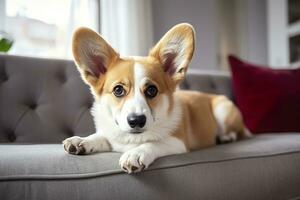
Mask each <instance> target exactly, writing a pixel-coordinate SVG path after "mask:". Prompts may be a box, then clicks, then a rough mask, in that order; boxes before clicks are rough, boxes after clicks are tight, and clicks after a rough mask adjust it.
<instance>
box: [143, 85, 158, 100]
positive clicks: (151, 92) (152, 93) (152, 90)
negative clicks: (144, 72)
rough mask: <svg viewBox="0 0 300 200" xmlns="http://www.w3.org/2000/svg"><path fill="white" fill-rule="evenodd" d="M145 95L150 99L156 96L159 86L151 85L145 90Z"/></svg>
mask: <svg viewBox="0 0 300 200" xmlns="http://www.w3.org/2000/svg"><path fill="white" fill-rule="evenodd" d="M144 94H145V96H146V97H147V98H149V99H152V98H154V97H155V96H156V95H157V87H156V86H154V85H150V86H148V87H147V89H146V90H145V92H144Z"/></svg>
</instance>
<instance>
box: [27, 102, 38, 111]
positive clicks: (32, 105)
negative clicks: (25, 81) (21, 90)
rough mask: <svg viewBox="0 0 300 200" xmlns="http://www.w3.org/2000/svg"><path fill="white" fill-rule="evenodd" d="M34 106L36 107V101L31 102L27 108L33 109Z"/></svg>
mask: <svg viewBox="0 0 300 200" xmlns="http://www.w3.org/2000/svg"><path fill="white" fill-rule="evenodd" d="M36 107H37V104H36V103H32V104H30V105H29V108H30V109H31V110H35V109H36Z"/></svg>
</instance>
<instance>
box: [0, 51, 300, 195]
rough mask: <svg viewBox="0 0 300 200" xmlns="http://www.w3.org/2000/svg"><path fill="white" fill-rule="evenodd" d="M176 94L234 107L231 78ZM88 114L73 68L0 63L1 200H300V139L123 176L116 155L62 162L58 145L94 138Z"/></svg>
mask: <svg viewBox="0 0 300 200" xmlns="http://www.w3.org/2000/svg"><path fill="white" fill-rule="evenodd" d="M182 87H183V88H186V89H194V90H201V91H205V92H212V93H222V94H226V95H227V96H229V97H231V98H232V92H231V87H230V76H229V75H228V74H221V73H219V74H218V73H206V72H193V71H192V70H191V72H190V73H189V74H188V76H187V80H186V81H185V82H184V83H183V84H182ZM91 105H92V96H91V95H90V93H89V89H88V87H87V86H86V85H85V84H84V83H83V82H82V81H81V79H80V77H79V74H78V72H77V71H76V68H75V67H74V64H73V62H72V61H66V60H54V59H37V58H29V57H19V56H7V55H0V142H1V144H0V199H1V200H6V199H43V200H48V199H55V200H58V199H72V200H77V199H85V200H89V199H151V200H152V199H185V200H186V199H208V200H209V199H213V200H218V199H222V200H224V199H238V200H241V199H243V200H246V199H255V200H259V199H264V200H266V199H297V198H300V133H282V134H272V133H270V134H262V135H258V136H255V137H254V138H252V139H249V140H244V141H239V142H236V143H232V144H225V145H218V146H216V147H212V148H208V149H203V150H200V151H195V152H191V153H187V154H182V155H175V156H168V157H164V158H160V159H158V160H156V161H155V162H154V164H153V165H152V166H151V167H150V168H149V169H148V170H146V171H145V172H142V173H140V174H135V175H128V174H125V173H124V172H122V170H121V169H120V167H119V165H118V159H119V157H120V154H119V153H111V152H109V153H97V154H93V155H86V156H75V155H69V154H67V153H66V152H64V150H63V147H62V145H61V141H62V140H63V139H65V138H67V137H70V136H73V135H80V136H85V135H88V134H91V133H93V132H94V125H93V121H92V117H91V115H90V113H89V109H90V108H91ZM299 123H300V121H299Z"/></svg>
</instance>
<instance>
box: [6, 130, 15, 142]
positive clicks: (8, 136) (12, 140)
mask: <svg viewBox="0 0 300 200" xmlns="http://www.w3.org/2000/svg"><path fill="white" fill-rule="evenodd" d="M7 138H8V140H9V141H10V142H14V141H16V139H17V138H16V135H15V134H14V133H13V132H10V133H8V134H7Z"/></svg>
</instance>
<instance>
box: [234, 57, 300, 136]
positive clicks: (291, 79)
mask: <svg viewBox="0 0 300 200" xmlns="http://www.w3.org/2000/svg"><path fill="white" fill-rule="evenodd" d="M229 63H230V65H231V71H232V83H233V92H234V95H235V98H236V102H237V105H238V107H239V108H240V110H241V112H242V115H243V117H244V121H245V124H246V126H247V127H248V128H249V129H250V131H251V132H252V133H264V132H300V69H299V68H298V69H271V68H269V67H267V66H264V67H263V66H258V65H254V64H250V63H246V62H243V61H241V60H239V59H238V58H236V57H234V56H229Z"/></svg>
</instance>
